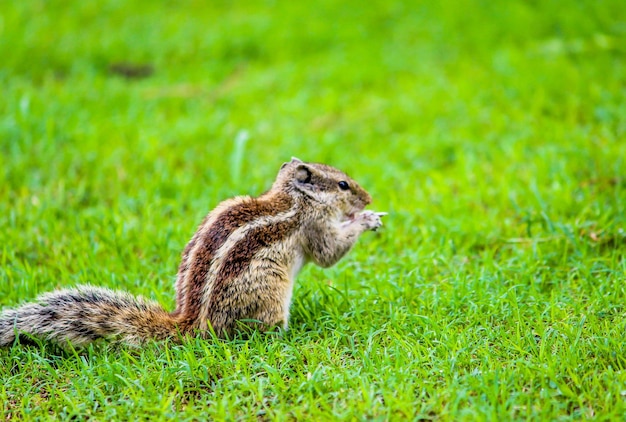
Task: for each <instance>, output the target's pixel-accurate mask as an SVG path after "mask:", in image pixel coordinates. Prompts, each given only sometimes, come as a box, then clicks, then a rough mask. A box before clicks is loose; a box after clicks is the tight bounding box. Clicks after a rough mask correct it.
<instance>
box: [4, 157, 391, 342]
mask: <svg viewBox="0 0 626 422" xmlns="http://www.w3.org/2000/svg"><path fill="white" fill-rule="evenodd" d="M370 202H371V197H370V195H369V194H368V193H367V192H366V191H365V190H363V188H361V187H360V186H359V185H358V184H357V183H356V182H355V181H354V180H352V179H351V178H349V177H348V176H347V175H346V174H344V173H343V172H341V171H340V170H337V169H335V168H333V167H330V166H327V165H324V164H316V163H305V162H302V161H300V160H298V159H296V158H292V160H291V161H290V162H288V163H284V164H283V165H282V166H281V168H280V171H279V172H278V176H277V178H276V181H275V182H274V184H273V185H272V187H271V189H270V190H269V191H267V192H266V193H264V194H262V195H261V196H259V197H257V198H252V197H249V196H239V197H235V198H232V199H228V200H226V201H224V202H222V203H220V204H219V205H218V206H217V207H216V208H215V209H214V210H213V211H211V212H210V213H209V214H208V215H207V216H206V217H205V218H204V221H203V222H202V224H200V226H199V228H198V231H197V232H196V233H195V235H194V236H193V238H192V239H191V241H190V242H189V243H188V244H187V246H186V247H185V249H184V251H183V253H182V261H181V263H180V266H179V268H178V274H177V278H176V309H175V310H174V312H172V313H169V312H167V311H166V310H165V309H163V308H162V307H161V306H160V305H159V304H157V303H154V302H149V301H146V300H144V299H143V298H140V297H137V298H135V297H133V296H131V295H129V294H126V293H121V292H116V291H112V290H108V289H104V288H98V287H93V286H88V285H87V286H80V287H77V288H74V289H66V290H58V291H54V292H51V293H46V294H43V295H42V296H40V297H39V298H38V299H37V300H36V301H35V302H33V303H26V304H24V305H22V306H20V307H17V308H15V309H8V310H5V311H3V312H2V313H1V314H0V346H10V345H11V344H13V343H14V342H15V340H16V335H17V336H18V337H20V338H24V339H26V340H28V337H29V336H32V337H35V338H41V339H44V340H48V341H51V342H54V343H57V344H59V345H61V346H65V345H67V344H68V343H71V344H72V345H74V346H83V345H86V344H88V343H90V342H92V341H95V340H97V339H100V338H113V339H116V340H120V341H122V342H124V343H127V344H131V345H139V344H141V343H143V342H145V341H146V340H148V339H157V340H161V339H166V338H172V339H176V338H179V335H181V334H187V333H199V334H201V335H204V336H206V335H207V334H208V333H209V330H211V329H212V330H214V332H215V333H216V335H218V336H219V337H228V336H230V335H232V334H233V333H234V331H235V328H236V327H237V325H238V324H240V323H242V322H241V321H242V320H247V322H246V324H248V325H252V326H255V325H256V326H257V328H261V329H269V328H271V327H276V326H279V327H280V326H282V328H284V329H287V322H288V320H289V307H290V304H291V295H292V291H293V283H294V279H295V277H296V275H297V274H298V272H299V271H300V269H301V268H302V266H303V265H304V264H306V263H307V262H309V261H313V262H314V263H315V264H317V265H319V266H321V267H329V266H331V265H333V264H335V263H336V262H337V261H339V259H341V258H342V257H343V256H344V255H345V254H346V253H347V252H348V250H350V248H351V247H352V246H353V245H354V243H355V242H356V240H357V238H358V237H359V235H360V234H361V233H363V232H365V231H367V230H376V229H377V228H378V227H380V226H381V224H382V223H381V220H380V217H381V216H382V215H384V214H385V213H375V212H372V211H364V210H363V209H364V208H365V206H366V205H368V204H369V203H370ZM252 321H258V322H256V323H255V322H252ZM20 334H26V335H27V336H25V337H24V336H20Z"/></svg>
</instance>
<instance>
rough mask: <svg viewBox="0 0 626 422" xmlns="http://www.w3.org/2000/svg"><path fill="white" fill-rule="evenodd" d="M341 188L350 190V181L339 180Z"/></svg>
mask: <svg viewBox="0 0 626 422" xmlns="http://www.w3.org/2000/svg"><path fill="white" fill-rule="evenodd" d="M339 189H341V190H348V189H350V185H348V182H346V181H345V180H342V181H341V182H339Z"/></svg>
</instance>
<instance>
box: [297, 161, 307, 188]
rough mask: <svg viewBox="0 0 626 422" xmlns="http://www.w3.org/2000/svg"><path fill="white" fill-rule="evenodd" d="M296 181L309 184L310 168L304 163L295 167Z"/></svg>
mask: <svg viewBox="0 0 626 422" xmlns="http://www.w3.org/2000/svg"><path fill="white" fill-rule="evenodd" d="M295 175H296V181H297V182H298V183H303V184H309V183H311V169H309V167H308V166H307V165H306V164H304V163H303V164H300V165H298V167H297V168H296V172H295Z"/></svg>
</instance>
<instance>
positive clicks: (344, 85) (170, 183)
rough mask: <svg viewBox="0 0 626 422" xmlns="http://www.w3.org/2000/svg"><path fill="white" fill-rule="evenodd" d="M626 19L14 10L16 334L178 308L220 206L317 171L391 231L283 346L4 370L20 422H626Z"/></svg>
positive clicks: (619, 6)
mask: <svg viewBox="0 0 626 422" xmlns="http://www.w3.org/2000/svg"><path fill="white" fill-rule="evenodd" d="M625 15H626V4H625V3H624V2H623V0H615V1H613V0H611V1H592V0H589V1H574V0H571V1H557V0H555V1H542V2H539V1H530V0H528V1H521V0H519V1H514V0H511V1H503V2H489V1H480V0H468V1H467V2H462V3H460V2H454V1H447V0H444V1H440V2H392V1H371V2H367V3H363V2H357V1H350V0H348V1H344V2H338V1H330V0H320V1H317V2H273V1H266V2H251V1H244V2H233V3H232V4H231V2H227V1H213V2H198V1H181V2H173V1H121V0H119V1H102V2H81V1H67V0H64V1H60V0H53V1H43V0H28V1H17V0H14V1H9V2H5V3H3V6H2V8H1V10H0V56H1V57H2V59H1V60H0V89H1V94H0V96H1V99H0V227H1V230H0V280H1V282H0V306H2V307H8V306H15V305H17V304H19V303H21V302H23V301H27V300H31V299H33V298H34V297H35V296H36V295H38V294H39V293H42V292H45V291H49V290H52V289H55V288H59V287H67V286H73V285H77V284H81V283H92V284H95V285H99V286H108V287H112V288H118V289H123V290H126V291H130V292H132V293H134V294H140V295H143V296H146V297H149V298H152V299H155V300H158V301H159V302H161V303H162V304H163V305H164V306H166V307H167V308H168V309H172V308H173V303H174V286H173V284H174V283H173V282H174V276H175V273H176V268H177V264H178V260H179V256H180V251H181V250H182V248H183V247H184V245H185V244H186V242H187V241H188V240H189V238H190V237H191V235H192V234H193V232H194V231H195V228H196V226H197V225H198V224H199V222H200V221H201V219H202V217H203V216H204V214H205V213H206V212H208V211H209V210H210V209H211V208H212V207H213V206H214V205H216V204H217V203H218V202H219V201H220V200H222V199H225V198H227V197H230V196H234V195H237V194H259V193H261V192H263V191H264V190H265V189H267V188H268V187H269V185H270V184H271V182H272V181H273V178H274V176H275V174H276V172H277V170H278V167H279V166H280V165H281V163H282V162H284V161H287V160H289V158H290V157H291V156H292V155H293V156H297V157H299V158H301V159H304V160H306V161H319V162H325V163H328V164H331V165H334V166H337V167H339V168H342V169H344V170H346V171H347V172H348V173H350V174H351V175H352V176H353V177H354V178H355V179H356V180H358V181H359V182H360V183H361V184H362V185H363V186H364V187H365V188H366V189H368V190H369V191H370V193H371V194H372V196H373V197H374V203H373V204H372V206H371V208H372V209H374V210H377V211H388V212H389V214H390V215H389V216H388V217H386V220H385V227H384V229H383V230H381V231H379V232H378V233H376V234H371V233H369V234H366V235H364V236H363V238H362V239H361V240H360V241H359V243H358V245H357V247H356V248H355V249H354V250H353V251H352V253H351V254H350V255H349V256H348V257H346V258H345V259H344V260H342V261H341V262H340V263H339V264H338V265H337V266H336V267H334V268H332V269H327V270H322V269H319V268H315V267H312V266H310V267H307V268H306V269H305V270H304V271H303V273H302V274H301V275H300V277H299V279H298V283H297V287H296V290H295V293H294V303H293V307H292V320H291V330H290V331H289V332H288V333H287V334H286V335H284V336H283V337H276V336H272V335H262V334H258V335H256V334H255V335H254V336H253V337H252V338H251V339H249V340H248V341H243V340H239V341H229V342H205V341H200V340H192V341H189V342H188V343H185V344H183V345H173V344H163V343H161V344H150V345H148V346H147V347H145V348H142V349H140V350H134V349H130V348H124V347H113V346H110V345H107V344H103V345H102V344H101V345H96V346H95V347H92V348H89V349H87V350H84V351H79V352H76V353H72V352H62V351H59V350H56V349H54V348H51V347H50V346H46V345H44V346H41V347H14V348H11V349H4V350H0V379H1V381H2V382H1V383H0V406H1V407H0V409H2V412H0V416H2V417H3V418H4V419H7V420H10V419H12V418H15V419H19V418H24V419H48V418H51V419H69V418H75V419H78V420H83V419H87V418H91V419H93V420H137V419H150V420H160V419H172V418H176V419H179V420H205V419H208V418H212V419H218V420H219V419H260V420H266V419H277V420H289V419H293V420H301V419H305V418H307V419H311V420H330V419H335V418H339V419H347V420H353V419H367V420H369V419H374V420H404V419H412V420H483V419H484V420H524V419H526V420H538V419H543V420H576V419H597V420H609V419H613V420H624V414H625V413H626V340H625V339H626V281H625V279H626V276H625V273H626V231H625V230H626V205H625V204H626V177H625V170H624V169H625V168H626V140H625V137H626V64H625V63H626V62H625V61H626V21H625V20H624V16H625Z"/></svg>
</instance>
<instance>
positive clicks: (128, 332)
mask: <svg viewBox="0 0 626 422" xmlns="http://www.w3.org/2000/svg"><path fill="white" fill-rule="evenodd" d="M20 334H26V335H27V336H32V337H35V338H40V339H42V340H47V341H52V342H54V343H57V344H60V345H61V346H65V345H67V344H68V343H71V344H72V345H74V346H83V345H85V344H88V343H90V342H93V341H95V340H97V339H100V338H105V337H106V338H113V339H119V340H121V341H123V342H124V343H127V344H136V345H137V344H141V343H142V342H144V341H146V340H148V339H165V338H168V337H174V336H176V335H177V327H176V324H175V321H174V319H173V318H172V317H171V316H170V314H169V313H167V311H165V310H164V309H163V308H162V307H161V306H160V305H158V304H156V303H154V302H148V301H146V300H144V299H142V298H140V297H133V296H131V295H129V294H126V293H121V292H114V291H112V290H108V289H103V288H98V287H93V286H81V287H78V288H76V289H67V290H58V291H55V292H51V293H46V294H43V295H42V296H40V297H39V298H37V300H36V301H35V302H33V303H26V304H24V305H22V306H20V307H17V308H15V309H8V310H5V311H3V312H2V313H0V347H2V346H10V345H11V344H13V342H14V341H15V337H16V336H19V335H20Z"/></svg>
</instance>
